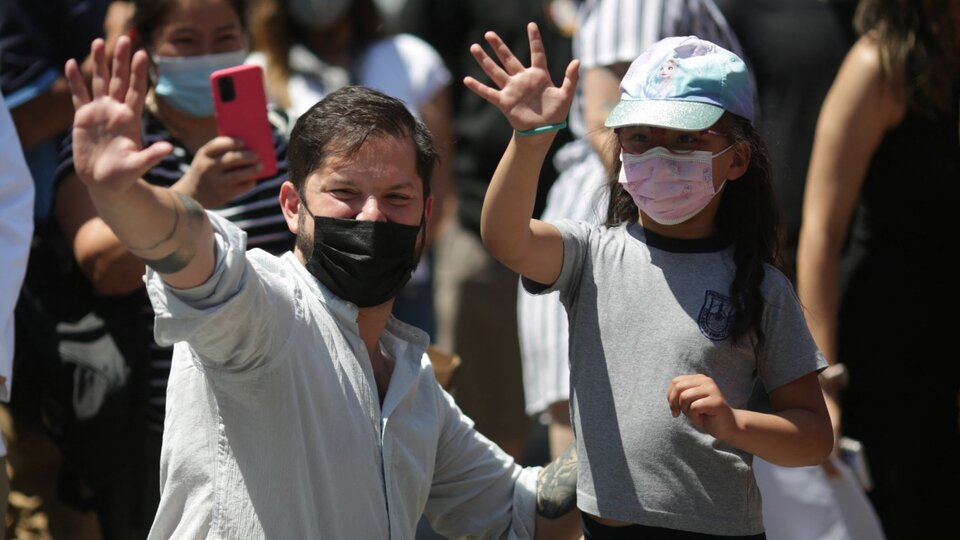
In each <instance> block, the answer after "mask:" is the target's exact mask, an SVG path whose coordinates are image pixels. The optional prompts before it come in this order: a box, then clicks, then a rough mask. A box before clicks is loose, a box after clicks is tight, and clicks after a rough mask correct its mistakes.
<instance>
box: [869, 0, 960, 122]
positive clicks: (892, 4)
mask: <svg viewBox="0 0 960 540" xmlns="http://www.w3.org/2000/svg"><path fill="white" fill-rule="evenodd" d="M951 1H952V0H861V2H860V3H859V4H858V5H857V11H856V15H855V17H854V24H855V26H856V28H857V31H858V32H859V33H861V34H866V35H869V36H871V37H872V38H873V39H874V40H875V41H876V43H877V46H878V48H879V51H880V68H881V70H882V71H883V74H884V76H885V77H886V78H887V79H888V80H889V81H890V82H891V83H892V84H893V86H894V88H897V89H899V90H900V91H901V92H902V97H903V98H904V100H905V101H906V102H907V104H908V105H909V107H910V108H911V109H913V110H914V111H917V112H918V113H920V114H924V115H927V116H933V115H938V114H949V113H950V112H952V111H954V110H955V107H957V98H956V91H957V87H958V85H960V59H958V55H957V49H956V48H957V32H958V31H960V29H957V28H955V27H954V20H953V16H952V13H951V7H950V5H949V4H950V2H951Z"/></svg>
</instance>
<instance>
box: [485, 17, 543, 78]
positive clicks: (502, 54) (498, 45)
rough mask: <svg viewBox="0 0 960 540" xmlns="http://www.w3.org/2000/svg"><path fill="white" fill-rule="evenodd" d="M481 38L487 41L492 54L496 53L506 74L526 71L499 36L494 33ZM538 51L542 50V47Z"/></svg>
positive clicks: (488, 33)
mask: <svg viewBox="0 0 960 540" xmlns="http://www.w3.org/2000/svg"><path fill="white" fill-rule="evenodd" d="M531 24H532V23H531ZM534 26H536V25H534ZM483 37H484V38H485V39H486V40H487V43H489V44H490V47H491V48H492V49H493V52H494V53H496V55H497V58H498V59H499V60H500V63H501V64H503V67H504V69H505V70H506V72H507V73H509V74H511V75H513V74H515V73H519V72H521V71H523V70H524V69H526V68H524V66H523V64H522V63H520V60H517V57H516V56H514V55H513V51H511V50H510V47H507V44H506V43H504V42H503V40H502V39H500V36H498V35H497V33H496V32H487V33H486V34H484V35H483ZM531 46H532V44H531ZM540 49H541V50H543V46H542V45H541V47H540Z"/></svg>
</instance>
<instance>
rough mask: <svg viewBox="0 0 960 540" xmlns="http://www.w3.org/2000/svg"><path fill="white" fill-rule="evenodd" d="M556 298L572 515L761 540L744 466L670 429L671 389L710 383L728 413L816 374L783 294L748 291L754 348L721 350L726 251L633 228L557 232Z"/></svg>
mask: <svg viewBox="0 0 960 540" xmlns="http://www.w3.org/2000/svg"><path fill="white" fill-rule="evenodd" d="M556 225H557V227H559V229H560V232H561V234H562V236H563V245H564V260H563V268H562V270H561V273H560V277H559V278H558V279H557V282H556V283H555V284H554V285H553V286H551V287H543V286H540V285H537V284H535V283H532V282H530V281H525V282H524V286H525V287H527V289H528V290H529V291H530V292H534V293H539V292H548V291H552V290H559V291H560V295H561V300H562V301H563V303H564V306H565V307H566V309H567V314H568V317H569V321H570V388H571V392H570V404H571V405H570V406H571V413H572V416H573V425H574V429H575V431H576V433H577V449H578V451H579V454H580V455H579V459H580V464H579V477H578V482H577V497H578V506H579V507H580V509H582V510H584V511H586V512H589V513H590V514H593V515H597V516H601V517H604V518H610V519H617V520H622V521H628V522H632V523H640V524H643V525H648V526H654V527H666V528H671V529H679V530H687V531H695V532H704V533H712V534H723V535H749V534H757V533H760V532H762V531H763V519H762V516H761V502H760V492H759V490H758V489H757V485H756V482H755V481H754V477H753V471H752V469H751V463H752V455H751V454H749V453H747V452H744V451H742V450H739V449H737V448H734V447H733V446H731V445H729V444H726V443H723V442H721V441H719V440H717V439H715V438H714V437H712V436H710V435H708V434H705V433H702V432H700V431H699V430H697V429H696V428H695V427H694V426H693V424H692V423H691V422H690V421H689V420H688V419H687V418H686V417H685V416H682V415H681V416H680V417H677V418H674V417H673V416H672V415H671V413H670V408H669V406H668V403H667V398H666V396H667V388H668V386H669V383H670V380H671V379H672V378H673V377H676V376H678V375H683V374H693V373H702V374H705V375H708V376H710V377H712V378H713V379H714V380H715V381H716V383H717V385H718V386H719V387H720V389H721V391H722V392H723V395H724V397H725V398H726V400H727V402H728V403H729V404H730V406H732V407H734V408H754V407H753V401H752V400H751V396H752V395H753V394H754V393H755V392H756V391H757V390H760V391H763V390H764V389H765V390H766V391H769V390H773V389H776V388H777V387H779V386H781V385H783V384H786V383H789V382H791V381H793V380H795V379H797V378H799V377H801V376H803V375H805V374H807V373H810V372H813V371H816V370H818V369H822V368H823V367H825V366H826V362H825V360H824V359H823V356H822V355H821V354H820V352H819V351H818V350H817V348H816V345H815V344H814V342H813V339H812V338H811V336H810V333H809V331H808V329H807V326H806V322H805V321H804V318H803V313H802V310H801V308H800V305H799V302H798V301H797V298H796V295H795V294H794V292H793V288H792V287H791V285H790V282H789V281H788V280H787V279H786V278H785V277H784V276H783V274H781V273H780V272H779V271H777V270H776V269H774V268H773V267H770V266H768V267H767V268H766V277H765V279H764V282H763V285H762V291H763V296H764V298H765V301H766V307H765V309H764V314H763V319H762V320H763V330H764V333H765V341H764V345H763V347H762V349H761V350H760V351H759V354H755V353H754V345H755V340H754V339H753V338H750V339H742V340H740V341H739V342H738V343H737V344H734V343H733V342H732V341H731V339H730V328H731V321H732V318H731V317H732V312H731V311H732V310H731V304H730V299H729V294H730V293H729V290H730V284H731V282H732V280H733V276H734V272H735V265H734V262H733V248H732V247H731V246H729V245H724V244H723V243H721V242H719V241H718V240H717V239H704V240H676V239H669V238H664V237H662V236H659V235H655V234H654V233H651V232H650V231H647V230H645V229H643V228H642V227H641V226H639V225H638V224H631V225H628V226H619V227H614V228H609V229H608V228H606V227H597V226H591V225H587V224H583V223H575V222H573V221H569V220H564V221H560V222H558V223H556Z"/></svg>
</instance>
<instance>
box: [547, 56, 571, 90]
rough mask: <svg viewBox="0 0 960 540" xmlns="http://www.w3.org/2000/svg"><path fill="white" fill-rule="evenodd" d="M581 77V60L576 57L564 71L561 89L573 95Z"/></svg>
mask: <svg viewBox="0 0 960 540" xmlns="http://www.w3.org/2000/svg"><path fill="white" fill-rule="evenodd" d="M544 69H546V68H544ZM579 79H580V60H577V59H576V58H574V59H573V60H571V61H570V63H569V64H567V70H566V71H565V72H564V73H563V84H562V85H560V90H561V91H562V92H563V93H564V94H565V95H568V96H572V95H573V93H574V91H575V90H576V88H577V81H578V80H579Z"/></svg>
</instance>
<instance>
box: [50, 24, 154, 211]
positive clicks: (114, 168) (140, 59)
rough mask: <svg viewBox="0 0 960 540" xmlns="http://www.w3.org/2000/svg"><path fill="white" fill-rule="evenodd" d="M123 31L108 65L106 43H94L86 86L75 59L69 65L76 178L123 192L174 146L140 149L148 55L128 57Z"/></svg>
mask: <svg viewBox="0 0 960 540" xmlns="http://www.w3.org/2000/svg"><path fill="white" fill-rule="evenodd" d="M130 50H131V46H130V40H129V38H127V37H126V36H121V37H120V38H119V39H118V40H117V46H116V49H115V50H114V54H113V68H112V70H108V68H107V58H106V53H105V47H104V42H103V40H102V39H96V40H94V42H93V44H92V45H91V46H90V56H91V57H92V58H93V66H94V68H93V70H94V71H93V77H92V79H91V82H90V88H87V85H86V83H85V82H84V79H83V76H82V75H81V73H80V68H79V66H78V65H77V61H76V60H74V59H70V60H68V61H67V65H66V75H67V81H68V83H69V84H70V93H71V96H72V99H73V107H74V110H75V111H76V112H75V114H74V118H73V161H74V169H75V170H76V172H77V177H79V178H80V180H81V181H82V182H83V183H84V184H86V185H87V187H88V188H90V189H96V190H100V191H110V192H120V191H124V190H125V189H127V188H129V187H130V186H132V185H133V184H134V183H135V182H136V181H137V179H138V178H140V177H141V176H142V175H143V174H144V173H145V172H147V171H148V170H150V168H151V167H153V166H154V165H155V164H156V163H158V162H159V161H160V160H161V159H163V157H164V156H165V155H167V154H168V153H170V151H171V150H172V149H173V148H172V146H171V145H170V143H167V142H158V143H155V144H153V145H151V146H150V147H149V148H146V149H142V148H141V146H142V145H141V138H140V115H141V113H142V112H143V103H144V99H145V96H146V90H147V54H146V53H145V52H144V51H142V50H141V51H137V52H136V54H134V55H133V57H132V59H131V56H130Z"/></svg>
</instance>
